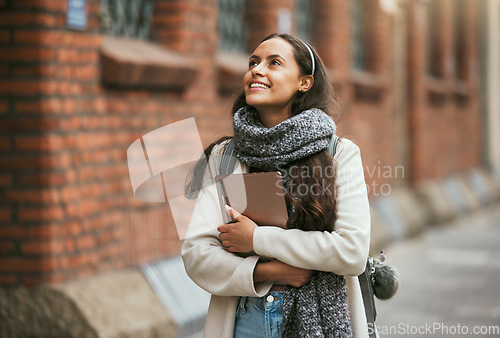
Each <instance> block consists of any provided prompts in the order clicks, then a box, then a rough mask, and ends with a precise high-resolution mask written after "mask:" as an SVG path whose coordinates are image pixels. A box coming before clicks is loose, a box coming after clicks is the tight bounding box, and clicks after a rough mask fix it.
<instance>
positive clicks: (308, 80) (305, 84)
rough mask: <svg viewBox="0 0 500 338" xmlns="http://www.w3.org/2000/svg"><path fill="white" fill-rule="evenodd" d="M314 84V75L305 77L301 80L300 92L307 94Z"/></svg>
mask: <svg viewBox="0 0 500 338" xmlns="http://www.w3.org/2000/svg"><path fill="white" fill-rule="evenodd" d="M313 84H314V77H313V76H312V75H304V76H302V77H301V79H300V83H299V92H307V91H308V90H309V89H311V87H312V86H313Z"/></svg>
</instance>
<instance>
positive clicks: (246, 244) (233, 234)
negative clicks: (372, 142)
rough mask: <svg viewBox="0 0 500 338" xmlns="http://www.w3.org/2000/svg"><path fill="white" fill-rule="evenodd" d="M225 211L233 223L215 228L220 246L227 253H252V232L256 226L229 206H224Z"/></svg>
mask: <svg viewBox="0 0 500 338" xmlns="http://www.w3.org/2000/svg"><path fill="white" fill-rule="evenodd" d="M226 209H227V211H228V213H229V214H230V215H231V219H233V220H234V223H227V224H223V225H221V226H219V227H218V228H217V230H219V231H220V234H219V238H220V240H221V241H222V245H223V246H224V247H225V248H226V250H227V251H229V252H251V251H253V231H254V229H255V228H256V227H257V224H255V223H254V222H253V221H252V220H251V219H250V218H248V217H246V216H243V215H241V214H240V213H239V212H237V211H236V210H234V209H233V208H231V207H230V206H226Z"/></svg>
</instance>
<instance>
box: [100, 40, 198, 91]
mask: <svg viewBox="0 0 500 338" xmlns="http://www.w3.org/2000/svg"><path fill="white" fill-rule="evenodd" d="M197 75H198V66H197V63H196V61H195V60H194V59H192V58H190V57H186V56H184V55H181V54H178V53H175V52H172V51H169V50H167V49H165V48H163V47H161V46H160V45H157V44H153V43H150V42H146V41H141V40H132V39H125V38H116V37H111V36H104V37H103V39H102V48H101V79H102V82H103V83H104V84H105V85H110V86H115V87H121V88H154V89H169V90H177V91H181V90H185V89H186V88H187V87H189V86H190V85H191V84H192V83H193V82H194V80H195V79H196V77H197Z"/></svg>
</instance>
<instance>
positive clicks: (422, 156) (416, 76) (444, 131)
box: [408, 0, 481, 184]
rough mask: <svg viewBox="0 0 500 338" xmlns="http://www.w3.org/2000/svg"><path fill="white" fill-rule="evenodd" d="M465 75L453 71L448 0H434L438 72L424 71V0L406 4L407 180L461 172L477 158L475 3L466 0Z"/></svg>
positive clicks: (474, 163)
mask: <svg viewBox="0 0 500 338" xmlns="http://www.w3.org/2000/svg"><path fill="white" fill-rule="evenodd" d="M464 3H465V18H464V19H463V24H464V25H465V32H466V35H465V36H464V37H463V39H464V41H465V44H466V48H465V50H466V53H467V56H466V59H467V60H468V61H467V69H466V71H465V72H466V80H464V81H459V80H457V79H456V75H455V74H454V72H453V67H452V63H453V62H454V60H453V57H454V54H453V41H452V39H453V31H452V25H453V17H452V15H453V11H452V5H453V1H451V0H440V2H439V6H440V9H441V14H442V17H441V19H440V20H439V23H438V32H434V33H435V34H438V41H439V46H438V47H439V48H438V53H437V57H438V60H437V64H438V65H439V66H440V67H441V69H440V72H439V73H442V74H443V76H442V77H440V78H431V77H430V76H429V75H428V74H427V62H428V60H427V56H426V47H427V42H426V32H427V29H428V28H427V27H426V24H425V23H426V17H425V5H424V4H422V3H420V2H418V1H415V2H412V3H411V5H410V6H409V7H408V18H409V22H410V38H409V46H408V50H409V53H408V56H409V60H408V66H409V84H408V88H409V93H410V100H411V102H410V119H411V125H410V144H411V145H410V154H411V173H412V176H411V178H412V181H413V182H414V183H416V184H418V183H420V182H422V181H424V180H427V179H434V178H439V177H446V176H450V175H453V174H456V173H462V172H465V171H467V170H470V169H471V168H474V167H476V166H478V165H479V164H480V151H481V150H480V149H481V144H480V142H481V138H480V132H481V125H480V123H481V115H480V101H479V98H480V96H479V81H478V79H479V67H478V62H479V60H478V53H479V52H478V48H479V46H478V43H477V41H478V38H477V37H478V32H477V29H478V28H477V27H478V26H477V18H478V11H477V4H476V2H474V1H469V0H466V1H464Z"/></svg>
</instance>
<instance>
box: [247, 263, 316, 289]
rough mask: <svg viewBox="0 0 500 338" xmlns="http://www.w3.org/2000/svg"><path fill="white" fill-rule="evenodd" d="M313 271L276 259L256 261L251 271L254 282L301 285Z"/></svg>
mask: <svg viewBox="0 0 500 338" xmlns="http://www.w3.org/2000/svg"><path fill="white" fill-rule="evenodd" d="M312 273H313V271H312V270H307V269H302V268H297V267H295V266H292V265H288V264H286V263H283V262H281V261H278V260H273V261H270V262H268V263H258V264H257V266H256V267H255V269H254V272H253V279H254V282H264V281H268V282H273V283H275V284H287V285H291V286H295V287H297V288H298V287H301V286H302V285H304V284H306V283H307V282H308V281H309V279H310V278H311V275H312Z"/></svg>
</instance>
